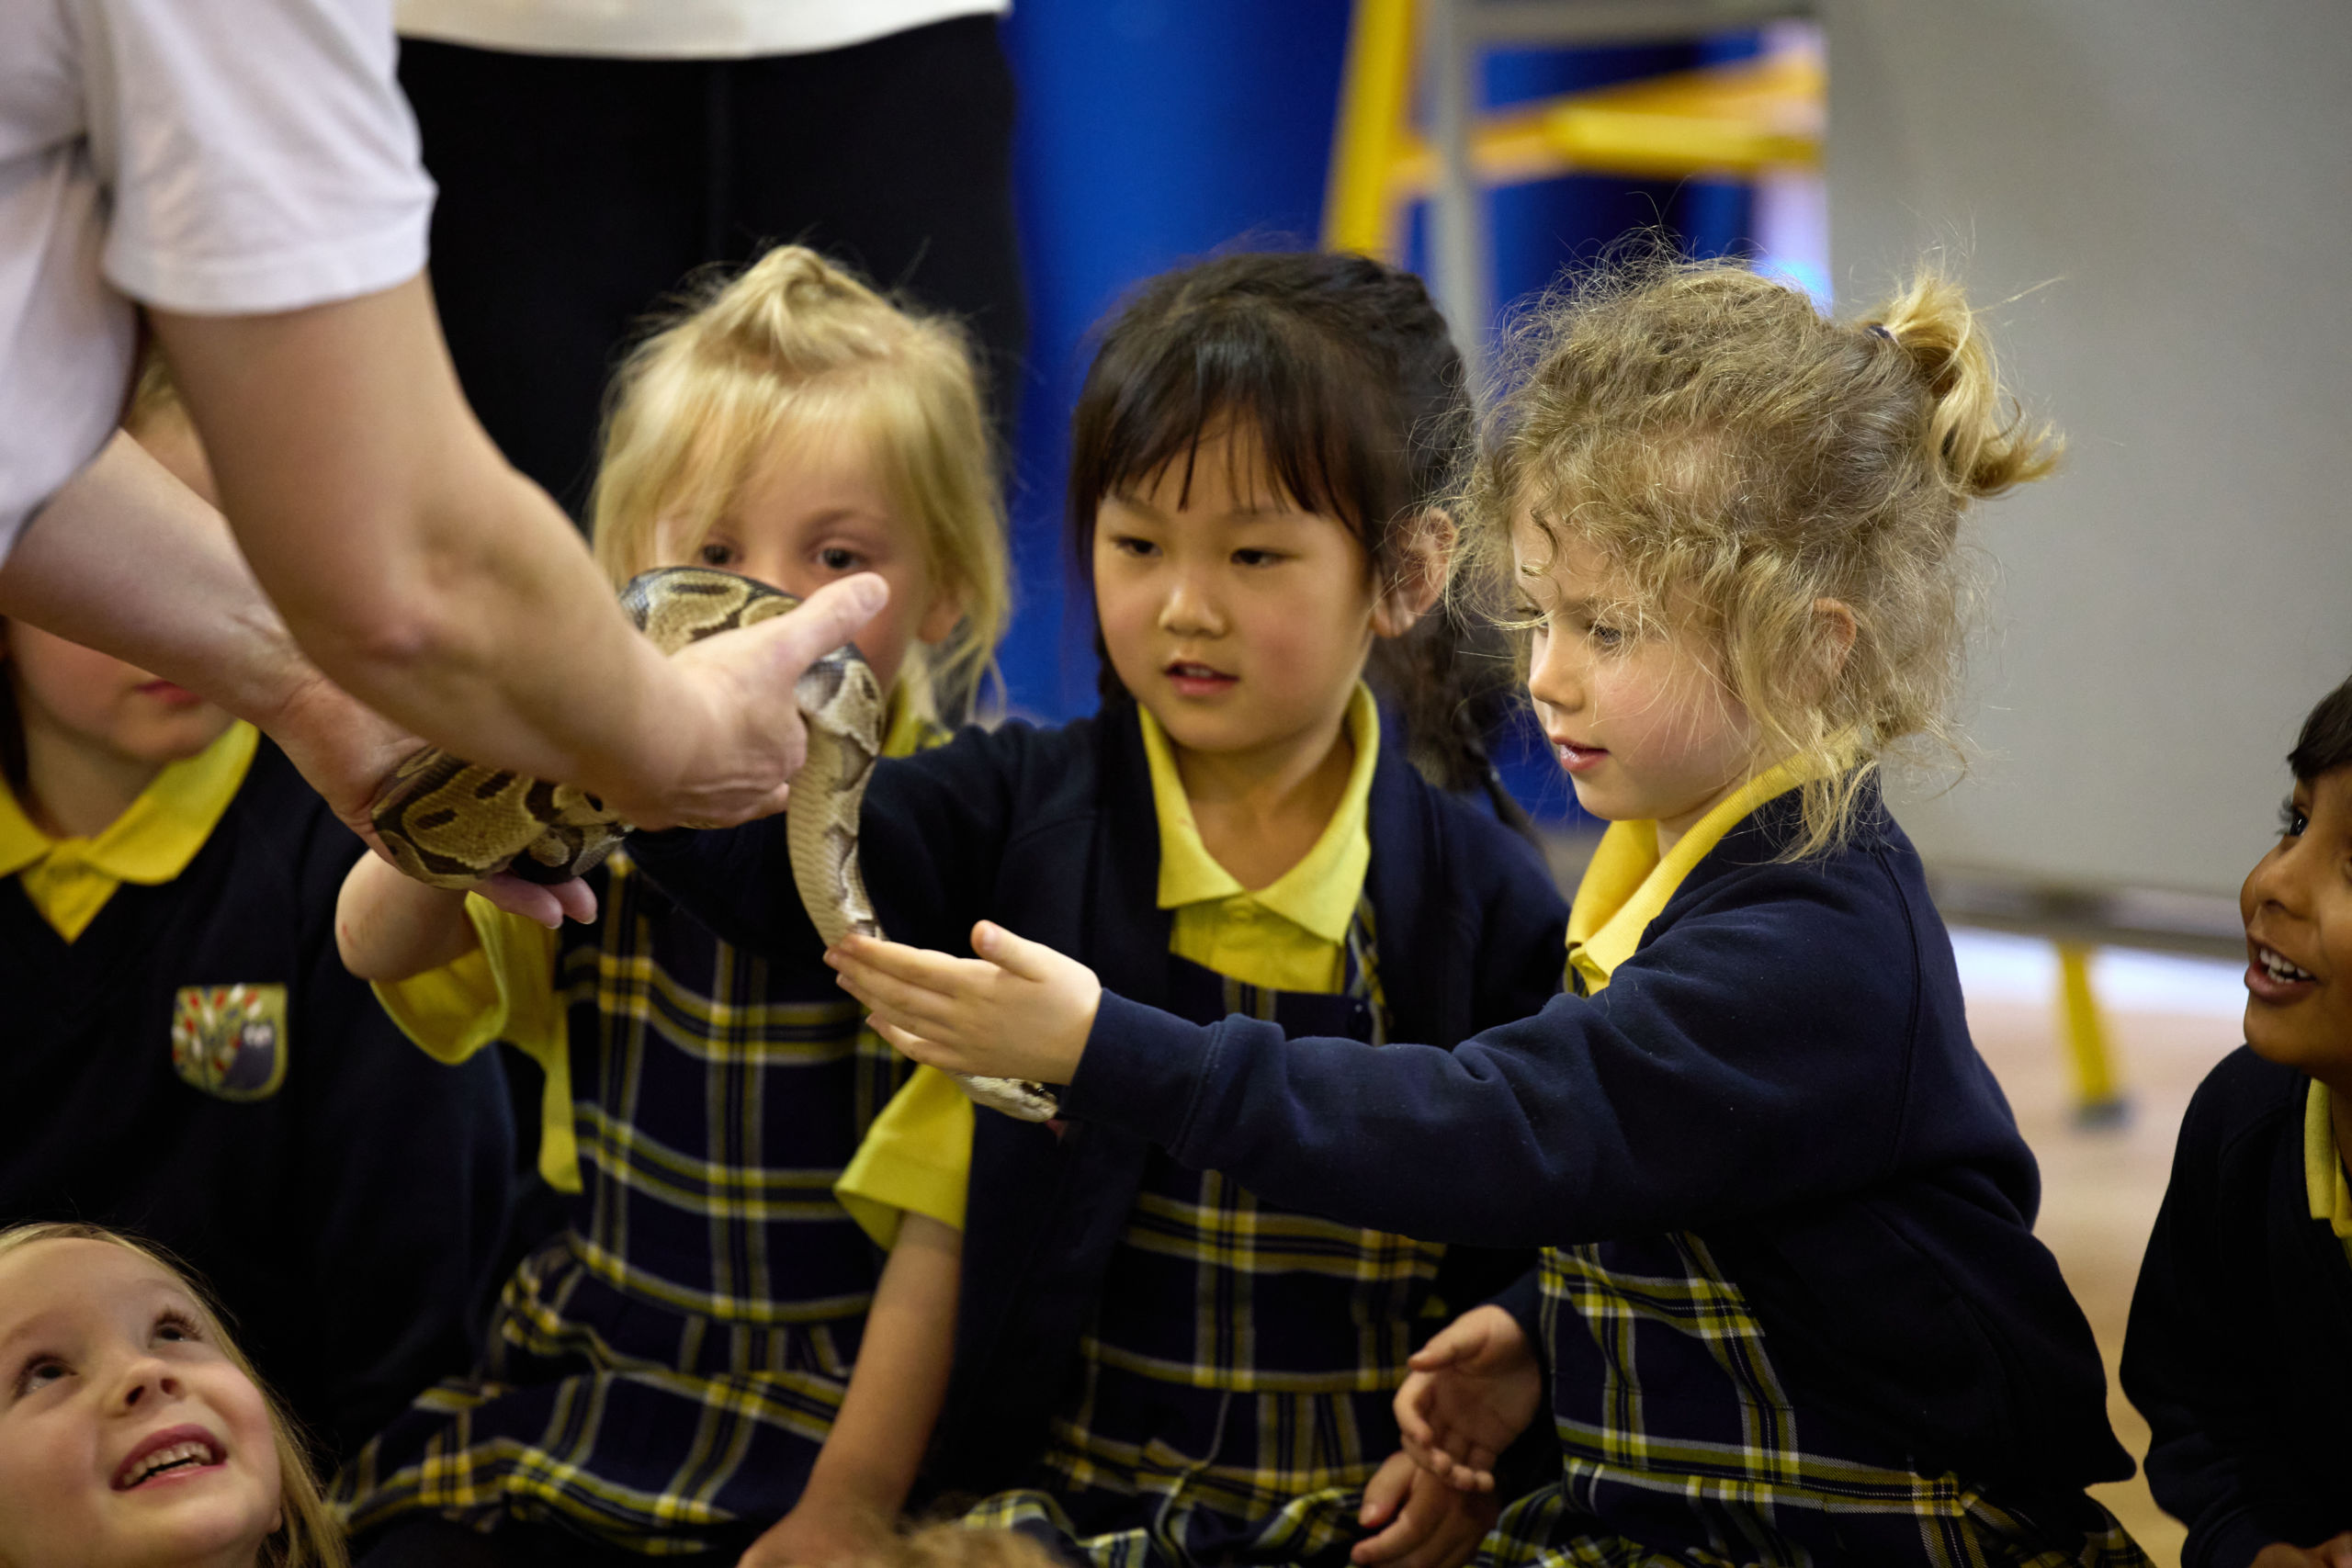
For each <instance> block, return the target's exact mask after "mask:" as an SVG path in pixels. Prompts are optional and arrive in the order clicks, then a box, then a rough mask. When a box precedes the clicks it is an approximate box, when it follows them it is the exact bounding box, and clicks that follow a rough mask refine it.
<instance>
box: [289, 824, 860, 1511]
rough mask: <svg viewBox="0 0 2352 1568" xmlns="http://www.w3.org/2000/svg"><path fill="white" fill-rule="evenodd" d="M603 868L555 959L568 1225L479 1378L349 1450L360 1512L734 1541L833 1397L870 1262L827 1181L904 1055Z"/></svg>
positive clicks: (638, 882) (821, 986)
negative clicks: (566, 1108) (598, 912)
mask: <svg viewBox="0 0 2352 1568" xmlns="http://www.w3.org/2000/svg"><path fill="white" fill-rule="evenodd" d="M607 866H608V867H609V872H608V874H607V876H606V881H605V886H603V887H602V889H601V890H600V897H601V900H602V903H603V907H604V908H605V917H604V919H602V920H601V921H600V922H599V923H598V924H597V925H596V926H595V927H594V928H590V929H589V930H588V931H586V932H585V933H584V936H583V938H582V939H581V940H575V941H572V942H569V943H568V944H567V945H566V947H565V949H564V950H563V952H562V953H561V955H560V959H559V968H558V973H557V976H556V986H557V990H558V994H559V997H560V998H561V1000H562V1001H563V1003H564V1004H565V1008H566V1011H567V1015H568V1022H569V1049H570V1062H571V1086H572V1102H573V1113H572V1122H573V1128H574V1131H575V1134H576V1136H577V1139H578V1143H579V1154H580V1169H581V1175H582V1188H583V1190H582V1194H581V1197H580V1199H579V1201H578V1204H577V1207H576V1209H575V1213H574V1218H573V1222H572V1224H571V1227H570V1228H569V1229H568V1230H567V1231H566V1232H565V1233H564V1234H562V1235H559V1236H557V1237H556V1238H554V1239H553V1240H551V1241H549V1242H548V1243H547V1244H546V1245H544V1246H542V1247H540V1248H538V1250H537V1251H536V1252H535V1253H533V1254H532V1255H531V1256H529V1257H528V1258H525V1259H524V1261H523V1263H522V1264H521V1266H520V1267H519V1268H518V1269H516V1270H515V1274H514V1275H513V1277H512V1278H511V1279H510V1280H508V1281H507V1283H506V1286H505V1289H504V1291H503V1293H502V1294H501V1296H500V1298H499V1301H498V1305H497V1308H496V1311H495V1314H494V1316H493V1318H492V1323H491V1325H490V1329H489V1334H488V1338H487V1346H486V1348H485V1350H484V1352H483V1359H482V1362H481V1366H480V1367H479V1368H478V1369H477V1370H476V1372H475V1374H474V1375H473V1376H470V1377H468V1378H462V1379H455V1380H451V1381H448V1382H443V1383H441V1384H440V1385H438V1386H437V1387H435V1388H433V1389H429V1390H427V1391H426V1392H425V1393H424V1394H422V1395H420V1396H419V1397H418V1398H417V1400H416V1401H415V1402H414V1404H413V1405H412V1407H411V1408H410V1409H409V1410H408V1412H407V1413H406V1414H404V1415H403V1416H401V1417H399V1418H398V1419H396V1420H395V1421H394V1422H393V1423H392V1424H391V1426H390V1427H388V1428H387V1429H386V1430H385V1431H384V1432H383V1433H382V1434H380V1435H379V1437H378V1438H376V1439H375V1440H374V1441H372V1442H371V1443H369V1444H368V1447H367V1448H366V1449H365V1450H362V1452H361V1453H359V1454H358V1455H357V1456H356V1458H355V1459H354V1460H353V1461H351V1462H350V1463H349V1464H348V1465H346V1466H345V1470H344V1472H343V1473H342V1475H341V1476H339V1477H338V1479H337V1483H336V1488H335V1492H336V1497H337V1501H338V1502H339V1503H340V1505H341V1506H343V1508H344V1510H345V1515H346V1517H347V1518H348V1519H349V1521H350V1524H351V1527H352V1528H353V1529H354V1530H355V1531H357V1530H364V1529H369V1528H371V1527H374V1526H378V1525H381V1524H384V1523H386V1522H388V1521H390V1520H392V1519H394V1518H396V1517H400V1516H401V1515H404V1514H407V1513H410V1512H413V1511H417V1510H430V1511H434V1512H437V1513H439V1514H442V1515H444V1516H445V1517H449V1518H452V1519H456V1520H458V1521H460V1522H462V1523H466V1524H470V1525H473V1526H475V1527H477V1528H480V1529H495V1528H496V1526H497V1524H498V1523H499V1522H500V1521H502V1520H504V1519H510V1518H511V1519H520V1520H530V1521H534V1522H538V1523H547V1524H555V1525H560V1526H562V1527H565V1528H568V1529H572V1530H575V1531H578V1532H580V1533H582V1534H584V1535H587V1536H591V1537H594V1538H595V1539H597V1540H603V1541H605V1542H608V1543H611V1544H614V1545H617V1546H622V1547H627V1548H632V1549H635V1550H638V1551H645V1552H647V1553H649V1554H670V1553H684V1552H691V1551H703V1550H707V1549H710V1548H712V1547H715V1546H722V1545H735V1544H740V1543H741V1537H742V1534H743V1530H742V1529H741V1527H743V1526H745V1525H763V1524H765V1523H767V1522H770V1521H773V1520H775V1518H777V1517H781V1516H782V1515H783V1514H785V1513H786V1512H787V1511H788V1510H789V1509H790V1508H791V1507H792V1506H793V1505H794V1503H795V1502H797V1500H798V1497H799V1495H800V1489H801V1486H802V1483H804V1482H805V1481H806V1479H807V1477H808V1474H809V1468H810V1466H811V1465H812V1464H813V1463H814V1462H815V1460H816V1457H817V1453H818V1450H819V1449H820V1447H822V1445H823V1443H824V1441H825V1438H826V1435H827V1434H828V1433H829V1432H830V1431H831V1428H832V1423H833V1418H834V1416H835V1415H836V1414H837V1413H838V1412H839V1410H840V1408H841V1401H842V1393H843V1392H844V1391H845V1389H846V1388H847V1385H848V1381H849V1374H850V1369H851V1367H852V1365H853V1364H854V1362H855V1360H856V1359H857V1348H858V1341H859V1337H860V1335H861V1333H862V1331H863V1329H864V1325H865V1311H866V1307H867V1304H868V1303H869V1302H870V1301H871V1299H872V1294H873V1290H874V1285H875V1281H876V1278H877V1277H878V1269H879V1258H878V1257H877V1255H876V1252H875V1250H874V1248H873V1247H872V1246H871V1244H870V1243H868V1242H867V1240H866V1239H865V1235H864V1233H863V1232H861V1231H860V1230H859V1229H858V1228H857V1225H856V1224H855V1223H854V1221H852V1220H851V1219H850V1217H849V1215H848V1213H846V1212H845V1211H844V1210H842V1207H841V1205H840V1204H839V1203H838V1202H836V1201H834V1199H833V1196H832V1185H833V1182H834V1181H835V1180H836V1179H838V1178H839V1177H840V1175H841V1172H842V1167H844V1166H845V1165H847V1164H848V1162H849V1157H850V1156H851V1155H852V1154H853V1153H854V1151H855V1150H856V1148H857V1145H858V1143H859V1141H860V1139H862V1138H863V1137H864V1135H865V1129H866V1127H867V1126H868V1125H869V1124H870V1123H871V1122H872V1121H873V1119H874V1117H875V1115H876V1112H877V1111H879V1110H880V1108H881V1107H882V1106H883V1105H885V1104H887V1103H888V1100H889V1098H890V1096H891V1095H892V1094H893V1093H894V1092H896V1090H897V1089H898V1087H899V1083H900V1081H902V1079H903V1077H904V1072H905V1067H904V1064H903V1062H902V1060H901V1059H900V1058H899V1056H898V1055H896V1053H894V1052H892V1051H890V1050H889V1049H888V1047H887V1046H885V1045H883V1044H882V1043H880V1042H879V1041H878V1040H876V1039H875V1038H874V1037H873V1036H872V1035H871V1034H869V1033H866V1032H865V1031H864V1029H863V1027H862V1022H863V1021H862V1018H861V1015H860V1012H859V1010H858V1008H857V1004H856V1003H855V1002H854V1001H853V1000H851V999H850V998H848V997H846V996H845V995H843V994H842V992H841V991H840V989H839V988H838V987H835V986H834V985H833V984H832V983H831V973H830V971H827V970H825V969H823V968H821V967H814V966H812V967H813V972H812V973H809V974H800V973H795V972H788V971H787V970H786V967H785V966H782V965H771V964H769V963H768V962H767V961H765V960H764V959H761V958H756V957H753V956H752V955H750V954H748V953H742V952H741V951H739V950H737V949H734V948H731V947H729V946H728V945H726V944H725V943H722V942H718V941H717V940H716V939H715V938H713V937H712V936H710V935H709V933H708V932H707V931H704V930H703V929H702V928H701V927H700V926H698V925H696V924H695V922H694V921H692V920H691V919H685V918H683V917H682V916H681V915H680V914H679V913H678V911H677V910H676V908H675V907H674V906H673V905H672V904H671V902H670V901H669V899H668V898H667V897H666V896H665V895H663V894H662V892H661V891H660V890H659V889H658V888H655V887H653V886H650V884H648V883H647V882H646V880H645V878H644V876H643V874H641V873H639V871H637V869H636V868H635V867H634V866H633V865H632V864H631V863H630V862H629V861H628V856H627V854H626V852H621V853H616V854H615V855H614V856H613V857H612V859H611V860H610V861H609V862H607ZM575 929H576V928H575ZM730 1526H732V1527H738V1528H734V1529H729V1528H728V1527H730Z"/></svg>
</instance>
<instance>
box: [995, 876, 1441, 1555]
mask: <svg viewBox="0 0 2352 1568" xmlns="http://www.w3.org/2000/svg"><path fill="white" fill-rule="evenodd" d="M1370 916H1371V909H1370V908H1369V905H1368V904H1360V905H1359V908H1358V912H1357V917H1356V920H1355V922H1354V924H1353V925H1352V926H1351V929H1350V931H1349V941H1348V945H1347V953H1348V977H1347V986H1346V989H1345V990H1344V991H1343V992H1342V993H1340V994H1338V995H1316V994H1312V993H1306V992H1297V991H1277V990H1273V989H1272V988H1267V987H1256V986H1250V985H1246V984H1244V983H1242V982H1241V981H1238V980H1235V979H1232V978H1229V977H1227V976H1222V975H1218V974H1216V973H1215V972H1214V971H1212V970H1209V969H1205V968H1204V967H1202V966H1201V965H1199V964H1193V963H1191V962H1189V961H1188V960H1185V959H1182V958H1178V957H1172V956H1171V957H1170V961H1169V963H1170V1005H1171V1007H1172V1008H1173V1009H1174V1010H1177V1011H1179V1012H1180V1013H1182V1015H1184V1016H1186V1017H1190V1018H1193V1019H1195V1020H1197V1021H1202V1022H1209V1021H1214V1020H1216V1019H1219V1018H1223V1017H1224V1016H1226V1015H1227V1013H1233V1012H1238V1013H1242V1014H1245V1015H1247V1016H1249V1017H1251V1018H1259V1019H1267V1020H1271V1021H1274V1022H1277V1023H1280V1024H1281V1025H1283V1027H1284V1028H1285V1029H1290V1030H1298V1031H1303V1032H1315V1033H1318V1034H1335V1035H1340V1036H1344V1037H1346V1038H1348V1039H1353V1040H1363V1041H1366V1042H1369V1043H1373V1044H1375V1045H1376V1044H1379V1043H1381V1042H1382V1041H1383V1040H1384V1039H1385V1038H1386V1033H1385V1018H1384V1009H1383V1006H1382V1004H1381V1001H1380V998H1379V982H1378V975H1377V968H1376V964H1377V959H1376V957H1375V955H1374V948H1373V942H1372V940H1371V934H1370V925H1371V920H1370ZM1444 1254H1445V1248H1444V1247H1439V1246H1434V1245H1431V1244H1430V1243H1426V1242H1417V1241H1413V1240H1410V1239H1409V1238H1408V1237H1405V1236H1398V1235H1387V1234H1385V1233H1383V1232H1380V1231H1374V1230H1366V1229H1363V1228H1360V1227H1357V1226H1352V1225H1341V1224H1333V1223H1332V1222H1330V1221H1329V1220H1325V1219H1321V1218H1318V1217H1317V1216H1314V1215H1311V1214H1305V1213H1297V1212H1295V1211H1293V1210H1287V1209H1283V1208H1279V1207H1276V1206H1275V1205H1272V1204H1270V1203H1265V1202H1261V1201H1260V1200H1259V1199H1258V1198H1256V1197H1255V1196H1254V1195H1252V1194H1251V1193H1250V1192H1249V1191H1248V1190H1245V1189H1243V1188H1242V1187H1241V1186H1240V1184H1239V1183H1238V1182H1235V1181H1232V1180H1229V1179H1227V1178H1225V1177H1223V1176H1220V1175H1217V1174H1216V1173H1215V1172H1213V1171H1212V1172H1200V1171H1190V1170H1186V1169H1185V1168H1183V1167H1182V1166H1180V1165H1178V1164H1177V1163H1176V1162H1175V1161H1174V1160H1172V1159H1170V1158H1169V1157H1168V1156H1166V1155H1165V1154H1163V1153H1160V1152H1159V1151H1158V1150H1154V1151H1152V1152H1151V1154H1150V1156H1149V1157H1148V1163H1147V1164H1146V1167H1145V1170H1144V1174H1143V1180H1142V1185H1141V1189H1140V1190H1139V1191H1138V1192H1137V1194H1136V1201H1135V1207H1134V1210H1133V1213H1132V1217H1131V1218H1130V1220H1129V1221H1128V1224H1127V1225H1126V1228H1125V1232H1124V1233H1123V1234H1122V1235H1121V1236H1120V1238H1119V1242H1118V1246H1117V1247H1116V1250H1115V1251H1114V1254H1113V1256H1112V1258H1111V1259H1110V1267H1109V1269H1108V1272H1107V1273H1106V1275H1105V1277H1104V1280H1103V1293H1102V1297H1101V1300H1100V1302H1099V1303H1098V1305H1097V1307H1096V1311H1095V1316H1094V1321H1093V1323H1092V1324H1091V1325H1090V1327H1089V1328H1088V1330H1087V1332H1086V1333H1085V1335H1084V1336H1083V1337H1081V1339H1080V1344H1079V1361H1080V1365H1079V1369H1078V1376H1077V1379H1076V1380H1075V1387H1074V1388H1073V1389H1072V1390H1071V1393H1070V1395H1069V1397H1068V1398H1067V1399H1066V1400H1065V1402H1064V1404H1063V1407H1062V1408H1061V1409H1060V1410H1059V1411H1057V1413H1056V1415H1055V1416H1054V1418H1053V1422H1052V1426H1051V1428H1050V1432H1051V1435H1050V1437H1049V1438H1048V1441H1047V1447H1046V1452H1045V1454H1044V1456H1043V1457H1042V1459H1040V1460H1039V1461H1038V1462H1037V1464H1036V1466H1035V1471H1036V1474H1035V1478H1034V1483H1033V1484H1030V1485H1027V1486H1023V1487H1021V1488H1018V1489H1015V1490H1012V1491H1008V1492H1003V1493H1000V1494H998V1495H994V1496H991V1497H989V1498H987V1499H985V1500H983V1501H982V1502H981V1503H979V1504H978V1506H974V1507H972V1508H971V1509H969V1510H968V1511H967V1512H966V1514H965V1515H964V1521H963V1522H964V1523H965V1524H967V1525H969V1526H973V1527H976V1528H1012V1529H1023V1530H1025V1531H1027V1532H1029V1533H1031V1534H1034V1535H1037V1536H1039V1537H1040V1538H1042V1539H1044V1540H1046V1542H1047V1544H1048V1545H1049V1546H1051V1547H1053V1548H1054V1549H1055V1550H1056V1551H1057V1554H1058V1555H1060V1556H1062V1557H1064V1558H1066V1559H1073V1558H1074V1559H1077V1560H1080V1561H1085V1562H1094V1563H1100V1564H1102V1565H1103V1568H1145V1565H1146V1564H1177V1563H1226V1562H1250V1563H1290V1562H1301V1563H1305V1562H1344V1561H1345V1560H1346V1557H1347V1553H1348V1551H1349V1549H1350V1548H1351V1547H1352V1546H1353V1545H1354V1544H1355V1542H1356V1541H1357V1540H1360V1539H1361V1538H1362V1536H1363V1530H1362V1529H1361V1527H1359V1526H1358V1525H1357V1523H1356V1513H1357V1510H1358V1509H1359V1508H1361V1507H1362V1506H1363V1487H1364V1484H1365V1483H1366V1482H1368V1481H1370V1480H1371V1478H1372V1475H1373V1472H1374V1471H1376V1470H1377V1469H1379V1467H1380V1465H1381V1463H1382V1461H1385V1460H1386V1459H1387V1458H1388V1456H1389V1455H1391V1454H1393V1453H1395V1452H1396V1451H1397V1443H1398V1439H1397V1422H1396V1416H1395V1413H1394V1411H1393V1410H1392V1408H1391V1401H1392V1399H1393V1397H1394V1395H1395V1393H1396V1390H1397V1385H1398V1384H1399V1383H1401V1382H1404V1380H1405V1373H1406V1371H1407V1370H1408V1369H1407V1367H1406V1364H1405V1363H1406V1358H1407V1357H1408V1356H1410V1355H1411V1354H1412V1352H1413V1350H1414V1349H1415V1348H1416V1347H1417V1346H1418V1345H1419V1342H1420V1341H1421V1340H1422V1339H1425V1338H1426V1337H1428V1335H1429V1332H1430V1329H1431V1328H1433V1327H1434V1326H1435V1324H1433V1323H1431V1322H1430V1321H1428V1320H1427V1319H1425V1318H1423V1317H1422V1315H1421V1314H1422V1309H1423V1308H1424V1307H1425V1306H1427V1305H1428V1304H1429V1303H1430V1301H1431V1289H1432V1286H1433V1283H1434V1281H1435V1280H1436V1279H1437V1275H1438V1269H1439V1265H1440V1264H1441V1262H1442V1259H1443V1258H1444Z"/></svg>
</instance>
